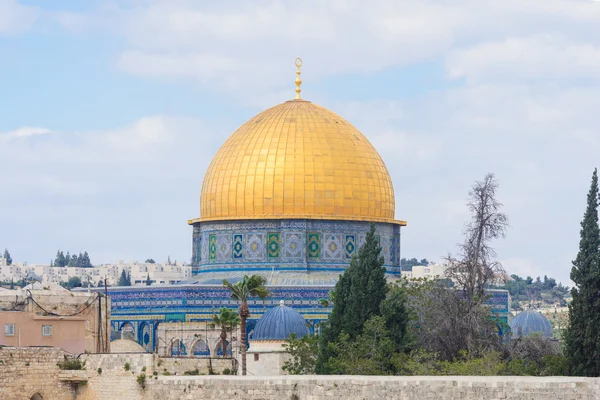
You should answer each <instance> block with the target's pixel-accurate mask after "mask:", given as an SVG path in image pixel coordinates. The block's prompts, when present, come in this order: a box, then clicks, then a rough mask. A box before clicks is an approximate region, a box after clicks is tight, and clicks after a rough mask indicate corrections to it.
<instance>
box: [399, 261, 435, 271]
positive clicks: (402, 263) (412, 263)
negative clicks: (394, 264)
mask: <svg viewBox="0 0 600 400" xmlns="http://www.w3.org/2000/svg"><path fill="white" fill-rule="evenodd" d="M420 265H429V261H427V259H426V258H423V259H422V260H421V261H419V260H417V259H416V258H411V259H406V258H403V259H401V260H400V267H401V268H402V270H403V271H410V270H411V269H412V267H415V266H420Z"/></svg>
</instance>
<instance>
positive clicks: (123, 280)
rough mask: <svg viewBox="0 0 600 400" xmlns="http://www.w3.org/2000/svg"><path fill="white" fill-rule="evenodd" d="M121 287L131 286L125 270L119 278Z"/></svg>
mask: <svg viewBox="0 0 600 400" xmlns="http://www.w3.org/2000/svg"><path fill="white" fill-rule="evenodd" d="M118 285H119V286H130V285H128V284H127V272H125V268H123V269H122V270H121V277H120V278H119V283H118Z"/></svg>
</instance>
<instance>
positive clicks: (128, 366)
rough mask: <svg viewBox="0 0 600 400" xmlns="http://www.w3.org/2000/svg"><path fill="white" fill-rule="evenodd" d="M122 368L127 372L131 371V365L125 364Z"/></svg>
mask: <svg viewBox="0 0 600 400" xmlns="http://www.w3.org/2000/svg"><path fill="white" fill-rule="evenodd" d="M123 368H125V371H129V370H130V369H131V364H129V363H128V362H126V363H125V365H123Z"/></svg>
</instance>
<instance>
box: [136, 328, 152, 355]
mask: <svg viewBox="0 0 600 400" xmlns="http://www.w3.org/2000/svg"><path fill="white" fill-rule="evenodd" d="M138 331H139V334H138V343H139V344H141V345H142V347H143V348H144V349H146V351H152V341H151V339H152V337H151V335H150V334H151V332H150V325H149V324H148V323H147V322H143V323H142V324H141V325H140V327H139V329H138Z"/></svg>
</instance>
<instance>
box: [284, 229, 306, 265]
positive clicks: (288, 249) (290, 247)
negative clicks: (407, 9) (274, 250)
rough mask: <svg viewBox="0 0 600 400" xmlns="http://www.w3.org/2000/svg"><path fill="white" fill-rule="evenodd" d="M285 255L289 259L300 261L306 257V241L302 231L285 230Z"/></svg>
mask: <svg viewBox="0 0 600 400" xmlns="http://www.w3.org/2000/svg"><path fill="white" fill-rule="evenodd" d="M283 242H284V257H285V258H286V259H288V260H289V261H298V260H302V259H303V258H304V243H303V240H302V233H299V232H285V233H284V234H283Z"/></svg>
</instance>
